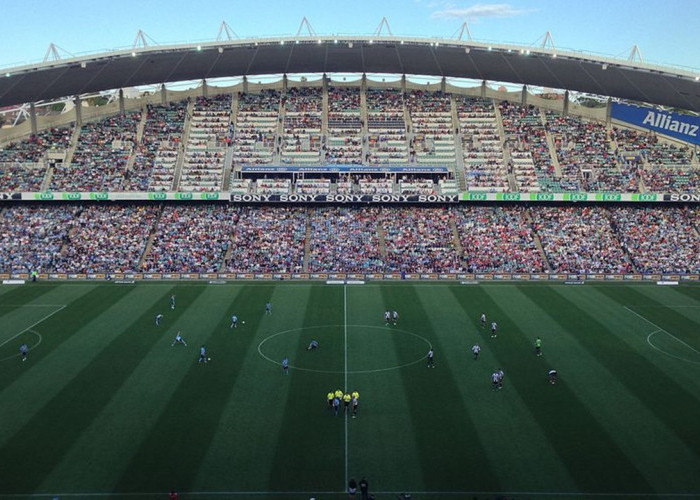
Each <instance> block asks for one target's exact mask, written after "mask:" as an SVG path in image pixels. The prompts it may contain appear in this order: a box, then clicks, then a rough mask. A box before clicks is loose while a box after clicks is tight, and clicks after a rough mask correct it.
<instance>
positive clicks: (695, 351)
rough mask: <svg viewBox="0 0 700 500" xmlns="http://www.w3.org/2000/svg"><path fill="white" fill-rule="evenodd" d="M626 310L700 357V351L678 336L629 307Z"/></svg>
mask: <svg viewBox="0 0 700 500" xmlns="http://www.w3.org/2000/svg"><path fill="white" fill-rule="evenodd" d="M624 308H625V309H627V310H628V311H629V312H631V313H632V314H634V315H635V316H637V317H638V318H641V319H643V320H644V321H646V322H647V323H649V324H650V325H651V326H653V327H656V328H658V330H659V331H660V332H664V333H665V334H666V335H668V336H669V337H673V338H674V339H676V340H677V341H678V342H680V343H681V344H683V345H684V346H686V347H687V348H688V349H690V350H691V351H693V352H694V353H695V354H697V355H698V356H700V351H698V350H697V349H695V348H694V347H693V346H692V345H690V344H687V343H686V342H684V341H682V340H681V339H679V338H678V337H676V336H675V335H673V334H672V333H669V332H668V331H666V330H664V329H663V328H661V327H660V326H659V325H657V324H656V323H654V322H652V321H649V320H648V319H646V318H645V317H644V316H642V315H641V314H639V313H636V312H634V311H633V310H632V309H630V308H629V307H627V306H624ZM653 333H658V332H652V333H650V334H649V335H652V334H653ZM647 339H648V337H647ZM647 341H648V340H647ZM661 352H663V351H661Z"/></svg>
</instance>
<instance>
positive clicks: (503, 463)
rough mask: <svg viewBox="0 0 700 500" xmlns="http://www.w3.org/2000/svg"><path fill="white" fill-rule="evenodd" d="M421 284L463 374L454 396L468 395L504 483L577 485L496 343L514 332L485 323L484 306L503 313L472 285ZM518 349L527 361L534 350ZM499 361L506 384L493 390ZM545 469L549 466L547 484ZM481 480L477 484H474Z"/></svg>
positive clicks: (534, 487)
mask: <svg viewBox="0 0 700 500" xmlns="http://www.w3.org/2000/svg"><path fill="white" fill-rule="evenodd" d="M418 290H419V296H420V297H421V300H422V301H423V303H424V304H425V308H426V310H428V311H432V315H431V321H432V323H433V328H434V329H435V330H436V331H438V332H440V338H441V339H442V344H443V347H442V349H441V350H442V351H443V356H444V357H445V359H446V360H447V361H448V362H449V364H450V366H451V368H452V371H453V373H454V374H455V377H456V378H457V380H459V384H458V390H459V394H456V395H455V397H461V398H462V400H463V401H464V405H465V407H466V409H467V411H468V412H469V415H470V416H471V421H472V422H473V425H474V427H475V429H476V432H477V434H478V436H479V439H480V441H481V443H482V447H483V448H484V450H485V453H486V459H487V460H488V461H489V463H491V464H493V467H492V468H493V470H494V474H496V475H497V476H498V479H499V483H500V484H501V485H508V488H509V490H511V491H543V490H544V489H546V490H547V491H575V490H576V483H575V482H574V480H573V479H572V478H571V476H570V475H569V472H568V470H567V469H566V467H565V466H564V465H562V463H561V462H560V460H559V456H558V455H557V453H556V450H555V449H554V448H553V447H552V445H551V443H550V442H549V440H548V439H547V437H546V435H545V434H544V432H543V430H542V429H541V428H540V424H539V422H538V421H537V420H536V419H535V417H534V416H533V415H532V413H531V412H530V410H529V408H528V406H527V405H526V404H525V402H524V401H523V400H522V397H521V394H520V393H519V392H518V391H515V390H514V389H513V386H512V385H511V384H510V383H509V379H510V375H509V371H510V369H509V367H507V366H504V365H503V363H502V362H501V361H500V360H499V359H498V357H497V352H496V351H495V350H494V348H493V347H494V344H497V343H508V338H507V336H508V335H510V333H509V332H506V333H505V335H506V338H505V339H504V338H502V336H501V338H496V339H491V338H490V328H489V327H488V326H487V327H485V328H482V327H481V322H480V319H479V318H480V316H481V313H482V312H488V313H489V318H491V319H493V318H494V316H493V314H495V315H496V316H497V315H498V313H496V312H495V311H487V310H486V309H480V308H479V305H478V304H477V303H475V301H474V300H473V298H472V295H471V294H472V291H471V290H472V289H471V288H470V287H458V286H452V287H440V288H436V289H432V290H431V289H427V288H420V289H418ZM499 302H500V301H499ZM496 319H498V318H496ZM474 344H479V346H480V347H481V353H480V355H479V358H478V359H477V360H474V357H473V354H472V351H471V347H472V346H473V345H474ZM518 355H519V356H521V358H522V359H521V361H522V362H526V361H530V359H529V358H530V357H532V356H534V353H533V352H532V351H531V350H528V351H527V352H522V353H520V352H519V353H518ZM498 367H501V368H503V369H504V371H505V373H506V384H505V386H504V389H502V390H500V391H493V390H492V388H491V374H492V373H493V371H494V370H495V369H496V368H498ZM543 470H547V477H546V484H543V478H542V471H543ZM480 486H481V485H479V484H475V485H474V488H477V489H481V488H480Z"/></svg>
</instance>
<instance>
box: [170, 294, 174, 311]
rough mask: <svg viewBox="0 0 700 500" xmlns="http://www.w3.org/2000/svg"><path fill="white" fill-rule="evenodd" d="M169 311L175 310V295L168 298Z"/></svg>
mask: <svg viewBox="0 0 700 500" xmlns="http://www.w3.org/2000/svg"><path fill="white" fill-rule="evenodd" d="M170 309H175V294H172V295H171V296H170Z"/></svg>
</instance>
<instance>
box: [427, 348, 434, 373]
mask: <svg viewBox="0 0 700 500" xmlns="http://www.w3.org/2000/svg"><path fill="white" fill-rule="evenodd" d="M428 368H435V351H433V348H432V347H431V348H430V350H429V351H428Z"/></svg>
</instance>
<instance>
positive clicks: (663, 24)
mask: <svg viewBox="0 0 700 500" xmlns="http://www.w3.org/2000/svg"><path fill="white" fill-rule="evenodd" d="M98 5H99V7H97V6H98ZM0 10H1V12H2V18H3V33H2V39H1V41H0V67H9V66H14V65H17V64H23V63H26V62H37V61H41V60H42V59H43V57H44V55H45V53H46V50H47V48H48V46H49V44H50V43H52V42H53V43H55V44H56V45H58V46H59V47H60V48H61V49H63V50H65V51H67V52H68V53H71V54H80V53H84V52H95V51H100V50H105V49H115V48H125V47H130V46H132V45H133V43H134V39H135V37H136V33H137V31H138V30H139V29H142V30H143V31H144V32H145V33H146V34H147V35H148V36H149V37H150V38H152V39H153V40H154V41H155V42H157V43H160V44H163V43H173V42H194V41H203V40H214V39H215V38H216V36H217V33H218V30H219V26H220V25H221V22H222V21H226V22H227V23H228V24H229V25H230V26H231V28H232V29H233V30H234V31H235V32H236V33H237V34H238V35H239V36H241V37H247V36H266V35H267V36H270V35H285V34H286V35H294V34H296V32H297V30H298V29H299V25H300V22H301V20H302V17H303V16H306V17H307V18H308V20H309V21H310V23H311V25H312V27H313V28H314V30H315V31H316V32H317V33H319V34H328V35H330V34H357V35H370V34H372V33H373V32H374V31H375V30H376V29H377V27H378V26H379V23H380V21H381V19H382V17H383V16H386V18H387V20H388V22H389V26H390V28H391V30H392V32H393V34H394V35H407V36H408V35H414V36H425V37H430V36H436V37H446V38H448V37H451V36H454V35H455V34H456V32H457V31H458V30H459V28H460V26H461V24H462V22H463V21H464V20H465V19H466V21H467V22H468V24H469V27H470V30H471V33H472V37H473V38H474V39H475V40H479V41H491V42H503V43H508V42H510V43H517V44H522V45H534V44H536V42H537V41H538V40H540V41H541V40H542V38H543V37H544V34H545V33H546V32H547V31H548V30H549V31H551V33H552V36H553V38H554V42H555V44H556V46H557V47H558V48H562V49H573V50H580V51H584V52H591V53H597V54H602V55H608V56H614V57H620V58H623V59H625V58H627V57H628V55H629V53H630V51H631V50H632V47H633V46H634V45H635V44H637V45H639V47H640V49H641V53H642V56H643V57H644V59H645V60H646V61H647V62H651V63H656V64H667V65H674V66H684V67H687V68H695V69H696V70H697V71H698V72H700V51H699V50H697V47H698V45H699V44H698V42H699V41H700V40H699V39H700V36H698V23H699V21H700V0H661V1H653V0H636V1H632V0H586V1H581V0H513V1H500V0H497V1H495V2H488V1H478V2H473V1H464V0H354V1H353V0H323V1H321V0H262V1H260V0H258V1H256V0H245V1H242V0H218V1H215V0H188V1H185V0H168V1H161V0H140V1H136V0H113V1H110V2H99V3H98V2H95V1H94V0H57V1H53V2H50V1H47V0H23V1H21V2H18V1H14V0H0Z"/></svg>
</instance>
